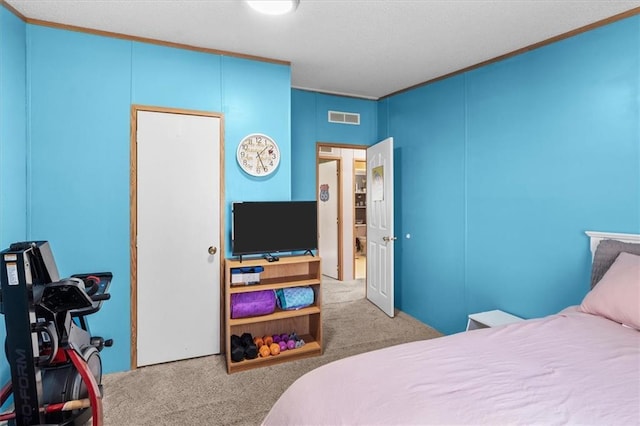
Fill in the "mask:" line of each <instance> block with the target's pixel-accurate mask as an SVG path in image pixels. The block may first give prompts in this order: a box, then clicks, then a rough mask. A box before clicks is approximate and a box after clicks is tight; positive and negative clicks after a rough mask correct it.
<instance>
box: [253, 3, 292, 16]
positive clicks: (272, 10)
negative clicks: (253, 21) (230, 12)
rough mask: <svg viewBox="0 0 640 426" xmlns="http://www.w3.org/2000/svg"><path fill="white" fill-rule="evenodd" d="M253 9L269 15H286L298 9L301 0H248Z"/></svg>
mask: <svg viewBox="0 0 640 426" xmlns="http://www.w3.org/2000/svg"><path fill="white" fill-rule="evenodd" d="M247 3H248V4H249V6H251V8H252V9H254V10H257V11H258V12H260V13H264V14H267V15H284V14H285V13H291V12H293V11H294V10H296V8H297V7H298V3H300V0H247Z"/></svg>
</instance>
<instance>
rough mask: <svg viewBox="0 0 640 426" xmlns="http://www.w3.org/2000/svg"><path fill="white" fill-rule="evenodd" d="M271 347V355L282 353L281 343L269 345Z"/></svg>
mask: <svg viewBox="0 0 640 426" xmlns="http://www.w3.org/2000/svg"><path fill="white" fill-rule="evenodd" d="M269 349H271V355H278V354H279V353H280V345H279V344H277V343H272V344H271V345H269Z"/></svg>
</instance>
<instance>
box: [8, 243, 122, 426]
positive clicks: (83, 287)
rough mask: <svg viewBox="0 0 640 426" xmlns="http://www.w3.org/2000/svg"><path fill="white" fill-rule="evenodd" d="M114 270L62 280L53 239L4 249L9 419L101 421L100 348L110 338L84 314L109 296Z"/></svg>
mask: <svg viewBox="0 0 640 426" xmlns="http://www.w3.org/2000/svg"><path fill="white" fill-rule="evenodd" d="M112 277H113V276H112V274H111V273H110V272H100V273H92V274H76V275H72V276H70V277H69V278H63V279H60V277H59V275H58V268H57V266H56V263H55V260H54V258H53V253H52V252H51V247H50V245H49V243H48V242H47V241H26V242H18V243H14V244H11V246H10V247H9V248H8V249H6V250H3V251H1V252H0V313H1V314H3V315H4V319H5V326H6V332H7V337H6V340H5V353H6V357H7V361H8V362H9V366H10V367H11V380H10V381H9V382H8V383H7V384H6V385H5V386H4V387H2V388H1V389H0V405H2V404H4V403H5V402H6V401H7V399H8V398H9V396H11V395H13V405H14V410H13V411H11V412H6V413H2V414H0V421H8V422H9V424H10V425H20V426H21V425H44V424H46V425H74V426H75V425H84V424H86V423H87V422H88V421H89V419H92V424H93V426H100V425H101V424H102V384H101V382H102V361H101V359H100V351H101V350H102V349H103V348H104V347H105V346H111V345H112V343H113V341H112V340H111V339H108V340H105V339H104V338H102V337H97V336H91V333H90V331H89V327H88V324H87V321H86V319H85V317H86V316H87V315H90V314H93V313H95V312H97V311H98V310H100V308H101V306H102V303H103V302H104V301H105V300H108V299H109V298H110V294H109V293H108V289H109V285H110V283H111V279H112Z"/></svg>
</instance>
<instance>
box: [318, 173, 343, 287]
mask: <svg viewBox="0 0 640 426" xmlns="http://www.w3.org/2000/svg"><path fill="white" fill-rule="evenodd" d="M318 185H319V186H318V194H317V196H318V222H319V226H320V238H319V239H318V245H319V247H318V252H319V254H320V257H321V258H322V271H321V272H322V275H326V276H327V277H330V278H333V279H336V280H337V279H338V208H339V206H340V204H339V202H338V201H339V195H340V191H339V190H338V161H337V160H331V161H326V162H323V163H320V164H319V166H318Z"/></svg>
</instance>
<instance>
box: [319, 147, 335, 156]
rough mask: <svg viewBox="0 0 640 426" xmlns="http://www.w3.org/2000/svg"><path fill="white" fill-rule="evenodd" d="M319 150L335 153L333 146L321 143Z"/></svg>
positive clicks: (325, 152)
mask: <svg viewBox="0 0 640 426" xmlns="http://www.w3.org/2000/svg"><path fill="white" fill-rule="evenodd" d="M319 151H320V152H322V153H324V154H333V147H330V146H324V145H320V150H319Z"/></svg>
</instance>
